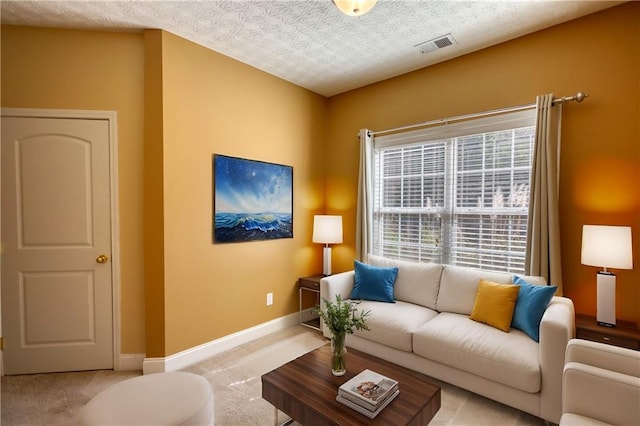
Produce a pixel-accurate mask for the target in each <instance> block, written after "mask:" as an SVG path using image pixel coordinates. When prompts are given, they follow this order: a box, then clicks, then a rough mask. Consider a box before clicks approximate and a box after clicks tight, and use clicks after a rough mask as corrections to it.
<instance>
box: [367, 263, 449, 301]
mask: <svg viewBox="0 0 640 426" xmlns="http://www.w3.org/2000/svg"><path fill="white" fill-rule="evenodd" d="M368 262H369V264H371V265H375V266H384V267H393V266H397V267H398V277H397V278H396V284H395V287H394V296H395V298H396V300H402V301H404V302H411V303H415V304H416V305H422V306H426V307H427V308H431V309H433V310H435V309H436V302H437V300H438V289H439V288H440V276H441V275H442V265H440V264H437V263H423V262H409V261H406V260H397V259H389V258H386V257H381V256H375V255H372V254H370V255H369V256H368Z"/></svg>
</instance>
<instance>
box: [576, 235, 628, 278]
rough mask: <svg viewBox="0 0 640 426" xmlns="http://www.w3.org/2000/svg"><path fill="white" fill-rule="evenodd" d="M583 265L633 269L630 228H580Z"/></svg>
mask: <svg viewBox="0 0 640 426" xmlns="http://www.w3.org/2000/svg"><path fill="white" fill-rule="evenodd" d="M581 263H582V264H583V265H590V266H600V267H603V268H617V269H633V253H632V245H631V227H630V226H605V225H583V226H582V256H581Z"/></svg>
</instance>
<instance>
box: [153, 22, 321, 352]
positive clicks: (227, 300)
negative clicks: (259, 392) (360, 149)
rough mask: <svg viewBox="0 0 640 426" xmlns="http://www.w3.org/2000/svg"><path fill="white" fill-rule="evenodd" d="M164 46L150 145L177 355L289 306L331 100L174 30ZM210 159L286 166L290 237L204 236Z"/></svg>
mask: <svg viewBox="0 0 640 426" xmlns="http://www.w3.org/2000/svg"><path fill="white" fill-rule="evenodd" d="M158 33H159V32H158V31H148V32H147V33H146V35H147V36H148V37H151V36H153V37H154V38H156V37H157V36H158ZM161 43H162V104H163V117H162V119H163V122H162V123H161V124H162V126H163V127H162V128H163V130H162V134H163V140H162V146H161V147H160V145H159V144H158V146H157V147H156V149H162V150H163V184H164V194H163V195H164V225H163V229H164V259H163V260H164V320H165V333H164V335H165V339H166V342H165V353H166V354H173V353H176V352H179V351H181V350H184V349H187V348H191V347H193V346H196V345H199V344H202V343H205V342H208V341H211V340H214V339H216V338H220V337H223V336H225V335H228V334H230V333H234V332H237V331H240V330H243V329H246V328H249V327H252V326H255V325H257V324H260V323H263V322H266V321H269V320H272V319H275V318H278V317H281V316H284V315H287V314H290V313H293V312H295V311H296V310H297V301H298V299H297V287H296V281H297V278H298V277H300V276H304V275H309V274H311V273H315V272H316V271H317V268H319V258H320V252H321V250H320V247H318V246H315V247H314V245H313V244H312V243H311V228H312V218H313V214H314V213H321V212H323V206H324V180H323V171H322V167H320V164H322V159H323V155H324V154H323V146H322V144H323V142H324V140H325V122H326V102H327V101H326V99H325V98H323V97H321V96H319V95H316V94H313V93H311V92H309V91H307V90H305V89H302V88H300V87H297V86H294V85H292V84H290V83H287V82H285V81H283V80H281V79H278V78H276V77H273V76H271V75H269V74H266V73H264V72H262V71H259V70H257V69H255V68H252V67H249V66H247V65H245V64H242V63H240V62H238V61H235V60H233V59H230V58H228V57H226V56H223V55H221V54H218V53H216V52H213V51H211V50H208V49H206V48H204V47H202V46H199V45H196V44H194V43H192V42H189V41H187V40H184V39H182V38H179V37H177V36H174V35H172V34H170V33H166V32H162V33H161ZM149 47H150V43H148V44H147V49H149ZM148 71H149V70H148ZM152 72H153V71H152ZM149 146H150V145H149V144H147V147H149ZM151 149H153V148H151ZM213 154H224V155H230V156H234V157H242V158H248V159H254V160H260V161H267V162H272V163H279V164H286V165H291V166H293V176H294V183H293V188H294V197H293V201H294V229H293V234H294V238H292V239H280V240H271V241H260V242H248V243H235V244H213V243H212V219H213V208H212V194H213V189H212V156H213ZM147 155H149V153H148V154H147ZM160 231H161V230H160ZM149 267H153V266H151V265H150V264H147V268H149ZM268 292H272V293H273V294H274V305H273V306H270V307H267V306H266V294H267V293H268ZM150 327H152V326H150Z"/></svg>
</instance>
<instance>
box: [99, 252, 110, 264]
mask: <svg viewBox="0 0 640 426" xmlns="http://www.w3.org/2000/svg"><path fill="white" fill-rule="evenodd" d="M107 260H109V256H107V255H106V254H101V255H100V256H98V257H96V262H97V263H107Z"/></svg>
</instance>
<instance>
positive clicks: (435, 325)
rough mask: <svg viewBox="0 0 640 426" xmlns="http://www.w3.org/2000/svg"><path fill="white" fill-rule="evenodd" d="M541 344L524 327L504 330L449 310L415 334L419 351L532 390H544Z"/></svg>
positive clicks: (507, 383)
mask: <svg viewBox="0 0 640 426" xmlns="http://www.w3.org/2000/svg"><path fill="white" fill-rule="evenodd" d="M538 345H539V344H538V343H536V342H534V341H533V340H532V339H530V338H529V336H527V335H526V334H524V333H523V332H522V331H520V330H515V329H512V330H511V331H510V332H509V333H503V332H502V331H500V330H498V329H495V328H493V327H489V326H487V325H484V324H481V323H479V322H475V321H472V320H470V319H469V318H468V317H467V316H464V315H458V314H453V313H448V312H444V313H441V314H439V315H438V316H437V317H435V318H433V319H432V320H431V321H428V322H427V323H425V324H424V325H423V326H422V327H420V328H419V329H418V330H416V332H415V333H414V335H413V351H414V352H415V353H416V354H417V355H420V356H422V357H424V358H427V359H430V360H432V361H436V362H440V363H442V364H446V365H448V366H451V367H454V368H458V369H460V370H463V371H466V372H469V373H471V374H475V375H478V376H481V377H484V378H486V379H489V380H493V381H495V382H498V383H502V384H504V385H507V386H511V387H514V388H516V389H520V390H522V391H525V392H530V393H536V392H538V391H540V359H539V347H538Z"/></svg>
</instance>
